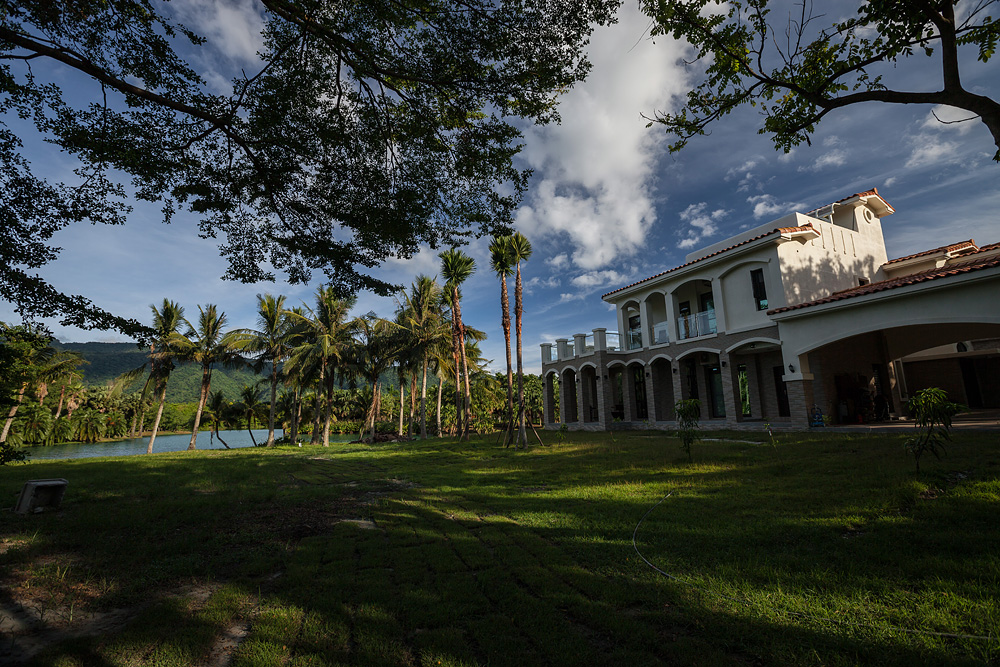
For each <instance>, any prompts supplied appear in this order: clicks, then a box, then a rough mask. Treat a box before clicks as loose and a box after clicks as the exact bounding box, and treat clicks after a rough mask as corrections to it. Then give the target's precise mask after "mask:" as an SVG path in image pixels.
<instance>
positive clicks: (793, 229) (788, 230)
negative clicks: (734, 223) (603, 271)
mask: <svg viewBox="0 0 1000 667" xmlns="http://www.w3.org/2000/svg"><path fill="white" fill-rule="evenodd" d="M812 229H813V226H812V225H811V224H806V225H803V226H802V227H778V228H776V229H772V230H771V231H769V232H764V233H763V234H760V235H759V236H754V237H753V238H750V239H747V240H746V241H740V242H739V243H734V244H733V245H731V246H729V247H726V248H723V249H722V250H716V251H715V252H713V253H711V254H708V255H705V256H704V257H699V258H698V259H694V260H691V261H690V262H687V263H686V264H681V265H680V266H675V267H674V268H672V269H667V270H666V271H661V272H660V273H657V274H656V275H653V276H649V277H648V278H643V279H642V280H638V281H636V282H634V283H632V284H630V285H625V287H619V288H618V289H616V290H611V291H610V292H608V293H607V294H603V295H601V298H602V299H603V298H604V297H607V296H611V295H612V294H617V293H618V292H621V291H623V290H627V289H629V288H631V287H635V286H636V285H641V284H642V283H645V282H648V281H650V280H654V279H656V278H659V277H660V276H665V275H667V274H668V273H673V272H674V271H679V270H680V269H683V268H684V267H687V266H691V265H692V264H697V263H698V262H703V261H705V260H706V259H708V258H709V257H716V256H718V255H721V254H722V253H724V252H728V251H730V250H732V249H733V248H738V247H740V246H743V245H746V244H748V243H753V242H754V241H759V240H761V239H763V238H767V237H768V236H772V235H773V234H792V233H794V232H807V231H811V230H812Z"/></svg>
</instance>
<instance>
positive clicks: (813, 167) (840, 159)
mask: <svg viewBox="0 0 1000 667" xmlns="http://www.w3.org/2000/svg"><path fill="white" fill-rule="evenodd" d="M828 145H832V144H828ZM846 162H847V151H845V150H842V149H840V148H837V149H834V150H832V151H827V152H825V153H823V154H822V155H820V156H819V157H818V158H816V159H815V160H814V161H813V163H812V164H808V165H804V166H802V167H799V171H819V170H821V169H824V168H826V167H840V166H841V165H843V164H845V163H846Z"/></svg>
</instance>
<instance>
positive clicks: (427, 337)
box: [397, 275, 449, 439]
mask: <svg viewBox="0 0 1000 667" xmlns="http://www.w3.org/2000/svg"><path fill="white" fill-rule="evenodd" d="M402 296H403V303H402V304H400V305H401V308H400V314H399V316H398V317H397V323H398V324H399V325H400V327H401V329H402V330H403V331H405V332H406V334H407V337H408V338H409V341H408V347H410V348H411V349H412V350H413V352H414V353H415V355H416V356H417V357H418V359H419V360H420V364H421V383H420V437H421V438H422V439H427V371H428V368H429V366H430V360H431V357H432V354H433V349H434V347H435V346H436V345H442V344H444V343H446V342H447V340H448V337H449V325H448V322H447V321H446V319H445V317H444V313H443V311H442V303H441V296H442V295H441V287H440V285H438V283H437V281H436V280H434V279H433V278H430V277H428V276H423V275H422V276H417V279H416V281H415V282H414V283H413V284H412V285H411V286H410V291H409V293H407V292H403V295H402ZM400 397H402V383H400ZM400 415H401V416H402V403H400Z"/></svg>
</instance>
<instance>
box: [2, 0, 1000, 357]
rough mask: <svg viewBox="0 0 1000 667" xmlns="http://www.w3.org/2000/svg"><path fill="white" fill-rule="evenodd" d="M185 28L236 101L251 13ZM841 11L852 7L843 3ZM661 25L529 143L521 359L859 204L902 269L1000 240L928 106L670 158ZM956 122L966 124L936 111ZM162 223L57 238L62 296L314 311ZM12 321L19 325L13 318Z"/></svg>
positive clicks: (191, 5) (907, 74)
mask: <svg viewBox="0 0 1000 667" xmlns="http://www.w3.org/2000/svg"><path fill="white" fill-rule="evenodd" d="M172 4H173V5H174V6H175V7H177V8H178V10H179V11H180V12H181V13H182V15H183V16H184V19H183V20H184V21H185V23H187V24H188V25H190V26H191V27H192V28H194V29H195V30H196V31H199V32H201V33H202V34H204V35H206V36H207V37H209V39H210V40H211V42H212V43H213V44H215V45H217V46H218V47H219V48H220V51H219V52H215V53H211V54H206V55H205V56H204V60H203V62H202V63H201V64H202V65H203V67H204V68H205V69H206V70H207V71H209V72H210V75H209V76H208V79H209V82H210V84H211V85H214V86H218V87H219V88H220V89H221V88H222V87H223V86H225V84H226V81H227V78H228V77H227V76H226V75H225V71H226V70H227V68H231V67H232V66H233V65H234V64H239V63H245V62H249V61H251V60H252V59H253V58H254V53H255V52H256V49H257V48H258V46H259V29H260V20H259V17H258V16H257V15H256V14H255V12H254V8H253V5H252V4H249V3H246V4H235V3H226V2H218V3H199V2H196V1H195V0H181V1H179V2H176V3H172ZM845 7H846V5H845ZM647 27H648V19H644V18H643V17H641V16H640V15H639V14H638V12H637V11H636V9H635V6H634V4H632V3H629V4H627V5H626V6H625V7H624V8H623V9H622V14H621V18H620V21H619V23H618V25H615V26H612V27H608V28H601V29H599V30H598V31H597V32H596V33H595V35H594V37H593V39H592V43H591V48H590V57H591V60H592V62H593V65H594V66H593V69H592V71H591V75H590V77H589V79H588V80H587V82H585V83H584V84H582V85H580V86H579V87H577V88H576V89H574V90H572V91H570V92H569V93H568V94H567V95H565V96H564V98H563V100H562V102H561V105H560V113H561V115H562V121H563V122H562V124H561V125H559V126H547V127H541V128H538V127H527V128H525V142H524V143H525V145H524V149H523V151H522V154H521V156H520V158H519V159H520V160H521V161H522V166H526V167H530V168H532V169H533V170H534V176H533V178H532V181H531V185H530V189H529V192H528V195H527V197H526V198H525V201H524V203H523V206H522V208H521V210H520V211H519V214H518V218H517V226H518V228H519V229H520V230H521V231H523V232H524V233H525V234H526V235H527V236H528V237H529V238H530V239H531V241H532V243H533V246H534V255H533V256H532V258H531V260H530V261H529V262H528V263H527V264H525V265H524V267H523V271H524V279H525V284H526V294H525V322H524V357H525V364H526V368H527V369H528V370H529V371H530V372H538V371H539V370H540V351H539V344H540V343H542V342H552V341H554V340H555V339H556V338H561V337H571V336H572V335H573V334H574V333H582V332H590V330H591V329H593V328H595V327H607V328H608V329H609V330H614V329H615V328H616V326H617V325H616V323H615V317H614V312H613V311H612V310H611V309H610V308H609V307H608V305H607V304H605V303H604V302H603V301H601V299H600V295H601V294H603V293H605V292H608V291H610V290H612V289H615V288H617V287H620V286H622V285H624V284H626V283H628V282H632V281H634V280H636V279H640V278H643V277H646V276H649V275H652V274H654V273H658V272H660V271H662V270H664V269H667V268H670V267H672V266H676V265H678V264H681V263H683V261H684V255H686V254H687V253H688V252H691V251H692V250H694V249H696V248H698V247H702V246H705V245H709V244H712V243H716V242H718V241H720V240H723V239H725V238H727V237H728V236H732V235H734V234H737V233H739V232H740V231H741V230H743V229H747V228H749V227H754V226H757V225H760V224H763V223H766V222H768V221H770V220H773V219H776V218H778V217H781V216H782V215H784V214H786V213H788V212H790V211H793V210H798V211H802V212H805V211H808V210H811V209H814V208H816V207H818V206H821V205H823V204H826V203H829V202H830V201H834V200H836V199H840V198H842V197H845V196H847V195H850V194H852V193H854V192H859V191H863V190H867V189H869V188H871V187H878V189H879V192H880V193H881V194H882V195H883V196H884V197H885V198H886V200H887V201H888V202H889V203H890V204H892V206H893V207H894V208H895V209H896V213H895V215H892V216H890V217H887V218H884V219H883V221H882V224H883V230H884V233H885V239H886V244H887V246H888V251H889V256H890V257H898V256H903V255H906V254H910V253H913V252H917V251H919V250H923V249H927V248H931V247H935V246H938V245H943V244H946V243H954V242H957V241H961V240H965V239H969V238H974V239H975V240H976V241H977V242H979V243H988V242H994V241H1000V217H998V211H1000V188H998V187H997V182H998V177H1000V165H997V164H995V163H993V162H992V161H991V159H990V158H991V156H992V155H993V151H994V150H995V148H994V147H993V144H992V139H991V136H990V134H989V132H988V131H987V130H986V128H985V126H984V125H983V124H982V123H980V122H978V121H971V122H966V123H956V124H941V123H939V122H937V121H936V120H935V118H934V117H933V115H932V113H931V108H930V107H928V106H899V105H879V104H869V105H864V106H856V107H853V108H848V109H845V110H842V111H840V112H835V113H833V114H831V115H829V116H828V117H827V118H826V119H825V120H824V121H823V122H822V124H821V125H820V126H819V127H818V132H817V133H816V134H815V135H814V136H813V141H812V146H811V147H810V146H801V147H799V148H797V149H795V150H794V151H793V152H791V153H789V154H782V153H777V152H775V150H774V148H773V146H772V144H771V142H770V140H769V139H768V138H767V137H765V136H760V135H758V134H757V133H756V130H757V127H758V123H759V121H760V119H759V117H758V116H757V115H756V114H755V113H754V112H753V110H752V109H747V110H742V111H740V112H737V113H734V114H732V115H731V116H729V117H727V118H725V119H724V120H723V121H722V122H721V123H718V124H716V125H715V126H714V127H713V128H712V133H711V135H710V136H707V137H698V138H695V139H693V140H692V141H691V142H690V144H689V145H688V147H687V148H686V149H685V150H684V151H683V152H681V153H680V154H673V155H671V154H669V153H668V152H667V150H666V146H667V144H668V143H669V138H668V137H666V136H665V135H664V133H663V132H662V130H660V129H658V127H656V126H654V127H653V128H649V129H647V128H646V123H647V120H646V118H644V117H643V116H644V114H645V115H646V116H650V115H652V114H653V113H654V112H655V111H657V110H669V109H672V108H674V106H676V103H677V99H678V96H680V95H683V94H684V92H685V91H686V90H687V89H688V87H689V86H690V85H691V83H692V81H694V80H695V79H694V78H693V77H695V76H696V74H697V70H696V69H695V68H691V67H687V66H685V65H684V64H683V62H682V59H683V58H684V57H685V56H688V57H690V54H689V52H688V51H687V50H686V49H685V47H684V46H683V45H680V44H677V43H675V42H673V41H672V40H669V39H662V38H658V39H657V40H656V41H655V43H654V42H653V41H652V40H650V39H649V38H648V35H647V32H646V31H647ZM966 55H972V56H973V57H967V58H965V60H964V63H963V77H964V82H965V84H966V86H967V88H970V89H971V90H973V91H974V92H978V93H981V94H986V95H989V96H991V97H993V98H994V99H996V98H997V97H998V96H1000V77H998V76H997V72H996V65H995V64H993V63H990V64H988V65H981V64H978V63H975V62H974V54H966ZM938 68H939V65H938V60H937V59H936V58H926V57H923V56H919V57H915V58H914V59H913V60H912V62H908V63H905V64H904V65H903V66H900V67H899V68H894V69H892V70H890V71H889V72H888V73H887V82H888V83H889V84H890V87H893V84H892V82H891V80H890V79H889V77H890V76H891V77H893V79H894V80H896V81H899V82H900V83H898V84H896V85H897V87H899V88H904V89H911V90H929V89H935V88H937V87H939V86H940V83H939V81H940V75H939V69H938ZM936 111H937V115H938V116H939V117H941V118H945V119H957V118H964V117H965V116H966V114H964V112H958V113H957V114H956V113H955V112H954V111H953V110H950V109H941V108H938V109H936ZM31 159H32V160H33V161H34V162H35V163H36V164H37V165H39V166H40V167H42V168H45V169H50V170H51V173H53V174H60V173H64V172H66V171H67V169H68V168H69V167H70V166H71V165H69V164H68V163H66V162H65V159H64V158H63V156H61V155H59V154H58V153H57V152H55V151H53V150H51V149H50V148H37V149H33V150H32V154H31ZM159 220H160V218H159V214H158V211H156V210H155V209H153V208H151V207H137V208H136V211H135V213H134V214H133V215H132V217H131V218H130V221H129V223H128V224H127V225H125V226H123V227H95V226H90V225H78V226H74V227H70V228H67V229H66V230H63V231H62V232H60V233H59V235H58V236H57V238H56V243H57V244H58V245H60V246H61V247H62V248H63V251H62V254H61V256H60V258H59V259H58V260H57V261H56V262H54V263H53V264H51V265H49V266H47V267H45V268H44V270H42V271H41V273H42V275H43V276H44V277H46V278H47V279H49V280H50V281H51V282H53V283H54V284H55V285H56V286H57V287H58V288H60V289H62V290H64V291H67V292H71V293H80V294H84V295H86V296H88V297H90V298H91V299H93V300H94V301H95V303H97V304H98V305H100V306H102V307H104V308H106V309H108V310H111V311H113V312H115V313H117V314H120V315H124V316H128V317H134V318H136V319H139V320H140V321H144V322H148V321H150V311H149V305H150V304H152V303H159V302H160V301H162V299H163V298H164V297H169V298H171V299H173V300H175V301H179V302H180V303H181V304H182V305H184V306H185V307H186V309H187V312H188V314H189V315H190V314H197V307H198V305H199V304H202V305H204V304H208V303H215V304H217V305H218V306H219V308H220V309H221V310H223V311H225V312H226V314H227V315H228V317H229V323H230V325H231V326H234V327H246V326H252V325H253V323H254V308H255V305H256V298H255V295H256V294H258V293H263V292H270V293H275V294H285V295H287V296H288V301H289V302H290V303H292V304H297V303H298V302H300V301H307V302H308V301H310V295H311V293H312V292H313V291H314V290H315V287H316V284H318V281H316V282H314V283H313V284H311V285H306V286H303V285H296V286H292V285H288V284H285V283H280V282H279V283H261V284H257V285H243V284H240V283H233V282H227V281H223V280H221V279H220V278H219V277H220V276H221V275H222V274H223V273H224V271H225V268H226V267H225V262H224V260H222V259H221V258H220V257H219V256H218V250H217V248H216V247H215V246H214V245H213V244H212V242H211V241H206V240H203V239H200V238H198V236H197V225H196V220H195V219H194V218H193V217H192V216H178V217H177V218H176V219H175V221H174V223H173V224H171V225H169V226H166V225H163V224H161V223H160V222H159ZM487 245H488V241H487V240H485V239H482V240H480V241H477V242H474V243H473V244H472V245H471V246H470V248H469V252H470V253H471V254H472V255H473V256H474V257H475V259H476V261H477V264H478V267H479V268H478V271H477V273H476V274H475V275H474V276H473V277H472V278H471V279H470V280H469V282H468V283H466V288H465V291H464V299H463V315H464V317H465V319H466V321H467V322H468V323H469V324H470V325H472V326H475V327H477V328H480V329H483V330H484V331H486V332H487V334H488V335H489V340H488V341H486V342H485V344H484V345H483V349H484V353H485V355H486V357H487V358H489V359H492V360H494V363H493V367H494V368H496V369H500V368H501V366H502V365H503V359H504V353H503V335H502V331H501V329H500V325H499V321H500V317H499V284H498V282H497V280H496V278H495V277H494V276H493V275H492V274H491V273H490V272H489V271H488V255H487V252H486V246H487ZM437 272H438V259H437V257H436V253H434V252H431V251H429V250H427V251H424V252H421V253H420V254H418V255H417V256H416V257H414V258H412V259H410V260H406V261H390V262H388V263H386V264H385V265H384V266H383V267H381V269H380V270H379V272H378V274H379V275H380V276H381V277H384V278H387V279H389V280H391V281H393V282H396V283H400V284H408V283H409V282H411V281H412V280H413V278H414V277H415V276H416V275H417V274H420V273H426V274H429V275H436V274H437ZM393 309H394V303H393V300H392V299H391V298H379V297H375V296H373V295H371V294H361V295H359V300H358V306H357V309H356V312H357V313H358V314H361V313H364V312H367V311H369V310H374V311H375V312H377V313H379V314H380V315H384V316H390V315H391V314H392V311H393ZM0 319H3V320H5V321H11V320H16V319H17V318H16V315H15V314H14V313H13V310H12V308H11V307H10V306H9V304H4V303H0ZM47 324H48V325H49V326H50V328H51V329H52V330H53V332H54V333H55V334H56V335H57V337H59V338H60V339H61V340H64V341H90V340H98V341H121V340H125V338H123V337H122V336H121V335H119V334H115V333H113V332H96V331H82V330H78V329H73V328H68V327H63V326H61V325H59V324H58V323H56V322H55V321H52V322H47Z"/></svg>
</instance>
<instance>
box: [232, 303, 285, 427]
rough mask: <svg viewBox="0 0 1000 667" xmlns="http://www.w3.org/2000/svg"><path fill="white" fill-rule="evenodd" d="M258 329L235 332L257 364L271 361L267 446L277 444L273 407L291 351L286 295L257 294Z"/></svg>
mask: <svg viewBox="0 0 1000 667" xmlns="http://www.w3.org/2000/svg"><path fill="white" fill-rule="evenodd" d="M257 327H258V328H257V329H240V330H239V331H238V332H236V336H237V340H238V341H239V343H238V345H239V346H240V349H242V350H244V351H246V352H249V353H250V354H252V355H255V356H256V357H257V360H258V364H260V365H262V364H263V362H268V363H270V364H271V407H270V409H269V411H268V417H267V446H268V447H273V446H274V411H275V407H276V406H275V403H276V402H277V398H278V366H279V365H281V363H282V362H283V361H285V359H287V358H288V355H289V354H291V351H292V347H291V337H292V333H293V331H292V320H290V319H289V315H288V311H286V310H285V297H284V296H274V295H273V294H264V295H260V294H258V295H257Z"/></svg>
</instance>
